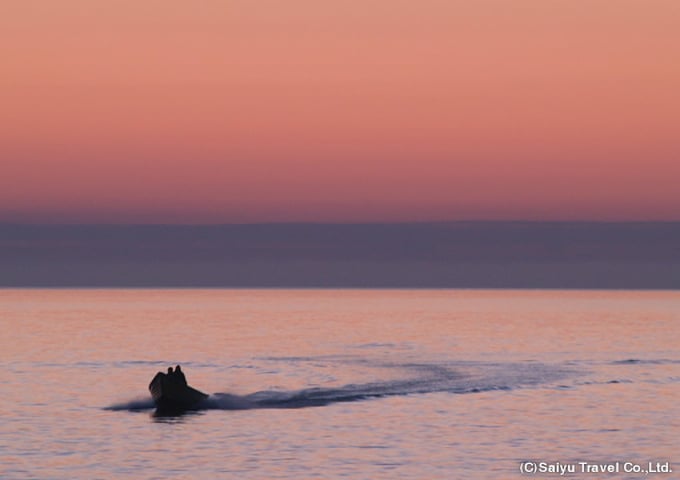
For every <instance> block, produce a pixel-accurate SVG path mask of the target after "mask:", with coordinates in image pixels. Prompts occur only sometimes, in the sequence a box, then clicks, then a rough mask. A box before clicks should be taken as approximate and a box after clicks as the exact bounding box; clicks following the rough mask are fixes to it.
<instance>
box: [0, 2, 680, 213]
mask: <svg viewBox="0 0 680 480" xmlns="http://www.w3.org/2000/svg"><path fill="white" fill-rule="evenodd" d="M679 22H680V2H678V1H677V0H616V1H614V0H589V1H587V2H586V1H574V0H549V1H547V0H513V1H508V0H465V1H462V0H419V1H412V0H408V1H405V0H361V1H356V0H343V1H339V0H326V1H318V0H287V1H281V0H196V1H191V2H189V1H184V0H163V1H160V0H115V1H113V0H102V1H96V2H93V1H91V0H60V1H58V2H57V1H54V0H5V1H3V2H0V58H2V63H1V64H2V67H1V69H2V73H1V74H0V105H2V108H0V223H1V222H5V223H8V222H9V223H56V224H58V223H86V224H87V223H92V224H102V223H104V224H116V223H121V224H126V223H137V224H211V223H262V222H340V223H342V222H350V223H351V222H360V223H361V222H413V221H416V222H428V221H461V220H551V221H571V220H588V221H678V220H680V189H679V188H677V186H678V183H679V181H680V132H679V131H678V128H679V127H678V126H679V125H680V89H679V88H678V85H680V61H678V59H679V58H680V29H679V28H678V25H679Z"/></svg>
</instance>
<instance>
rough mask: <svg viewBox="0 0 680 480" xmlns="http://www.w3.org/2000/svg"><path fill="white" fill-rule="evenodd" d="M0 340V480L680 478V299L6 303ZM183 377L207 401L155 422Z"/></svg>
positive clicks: (396, 297) (271, 296) (143, 295)
mask: <svg viewBox="0 0 680 480" xmlns="http://www.w3.org/2000/svg"><path fill="white" fill-rule="evenodd" d="M0 327H1V331H2V335H1V336H0V386H1V387H0V388H1V392H2V401H1V402H0V477H1V478H3V479H15V478H16V479H24V478H36V479H88V480H89V479H98V478H101V479H113V478H136V479H155V478H157V479H161V478H163V479H165V478H173V479H183V478H187V479H189V478H192V479H194V478H206V479H213V478H253V479H274V478H283V479H291V478H294V479H301V478H304V479H306V478H330V479H334V478H341V477H349V478H366V479H382V478H385V479H387V478H389V479H394V478H413V479H435V478H447V479H448V478H474V479H506V478H510V479H512V478H526V476H524V475H522V474H521V473H520V465H521V462H523V461H527V460H532V461H535V462H538V463H540V462H545V465H546V467H545V468H550V466H553V468H555V465H557V464H558V463H557V462H559V465H562V466H563V467H565V466H569V465H577V466H578V467H579V468H580V465H579V464H578V462H591V463H593V464H606V465H618V468H619V469H620V470H621V471H620V472H619V473H615V474H583V473H581V472H580V470H579V471H578V472H577V473H574V474H570V475H568V476H571V477H573V478H617V479H618V478H644V475H643V474H642V473H639V474H636V473H625V472H624V471H623V468H624V466H626V468H629V469H630V468H633V469H634V468H635V466H636V465H641V466H642V467H644V468H645V469H648V465H649V463H648V462H653V465H654V466H655V468H656V464H657V462H659V464H660V466H661V469H663V468H664V465H665V464H666V462H669V463H668V468H671V469H674V470H675V472H674V473H653V472H652V473H649V475H647V477H646V478H680V449H678V446H679V445H680V441H679V440H680V402H679V399H680V348H679V345H680V292H630V291H626V292H610V291H466V290H116V289H111V290H0ZM178 363H179V364H181V365H182V366H183V369H184V371H185V373H186V375H187V378H188V380H189V383H190V384H192V385H193V386H195V387H196V388H199V389H201V390H203V391H205V392H207V393H210V394H211V397H210V399H209V401H208V402H207V403H206V405H205V406H204V408H202V409H201V410H199V411H196V412H192V413H189V414H185V415H182V416H176V417H162V416H156V415H154V409H153V405H152V402H151V400H150V398H149V394H148V391H147V385H148V383H149V381H150V380H151V378H152V377H153V375H154V374H155V373H156V372H157V371H158V370H165V369H166V368H167V366H170V365H175V364H178ZM616 462H620V463H618V464H617V463H616ZM626 462H630V463H626ZM527 465H528V466H527ZM525 467H527V468H529V469H530V468H531V464H525ZM642 467H641V468H642ZM536 476H537V477H546V478H547V477H550V475H548V474H544V473H541V474H539V475H536Z"/></svg>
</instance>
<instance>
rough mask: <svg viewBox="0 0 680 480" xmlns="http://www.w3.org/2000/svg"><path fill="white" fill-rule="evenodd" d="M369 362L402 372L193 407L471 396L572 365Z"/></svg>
mask: <svg viewBox="0 0 680 480" xmlns="http://www.w3.org/2000/svg"><path fill="white" fill-rule="evenodd" d="M278 360H279V361H281V360H284V359H281V358H280V359H278ZM302 360H304V359H300V358H291V359H288V361H289V362H292V363H295V362H298V361H302ZM374 366H377V367H379V368H389V369H390V370H394V369H398V370H400V371H402V373H403V375H402V378H397V379H390V380H382V381H381V380H378V381H372V382H365V383H350V384H346V385H342V386H337V387H330V386H329V387H316V386H315V387H309V388H303V389H298V390H262V391H257V392H254V393H250V394H245V395H238V394H234V393H213V394H211V395H210V396H209V397H208V398H207V399H206V400H204V401H203V402H201V403H200V404H199V405H197V407H196V409H195V410H250V409H267V408H268V409H274V408H277V409H294V408H306V407H321V406H326V405H331V404H336V403H346V402H355V401H361V400H368V399H377V398H384V397H393V396H405V395H416V394H428V393H437V392H445V393H451V394H470V393H481V392H489V391H499V390H500V391H502V390H513V389H516V388H523V387H530V386H537V385H542V384H548V383H551V382H556V381H558V380H560V379H562V378H564V377H566V376H568V375H570V374H573V373H574V372H573V369H569V368H567V367H561V366H554V365H552V366H551V365H545V364H540V363H534V362H527V363H481V362H449V363H406V364H394V363H390V364H385V363H381V364H380V365H374ZM154 407H155V406H154V402H153V400H152V399H151V398H144V399H135V400H132V401H130V402H124V403H119V404H115V405H112V406H110V407H108V409H109V410H128V411H138V410H148V409H152V408H154Z"/></svg>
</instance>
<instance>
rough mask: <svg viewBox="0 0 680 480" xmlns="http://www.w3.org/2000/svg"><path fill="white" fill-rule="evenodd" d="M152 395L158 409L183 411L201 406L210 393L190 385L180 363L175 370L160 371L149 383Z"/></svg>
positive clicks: (170, 368)
mask: <svg viewBox="0 0 680 480" xmlns="http://www.w3.org/2000/svg"><path fill="white" fill-rule="evenodd" d="M149 391H150V392H151V397H152V398H153V400H154V403H155V405H156V407H157V409H158V410H161V411H164V412H166V411H167V412H181V411H185V410H193V409H196V408H198V407H199V405H200V404H201V402H202V401H204V400H205V399H206V398H208V395H207V394H205V393H203V392H201V391H199V390H196V389H195V388H192V387H190V386H189V385H188V384H187V379H186V377H185V376H184V373H183V372H182V369H181V368H180V366H179V365H177V367H176V368H175V371H174V372H173V370H172V367H169V368H168V373H163V372H158V373H157V374H156V375H155V376H154V377H153V380H151V383H149Z"/></svg>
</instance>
